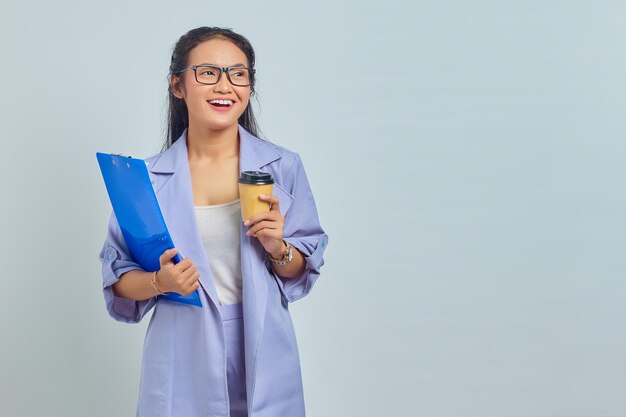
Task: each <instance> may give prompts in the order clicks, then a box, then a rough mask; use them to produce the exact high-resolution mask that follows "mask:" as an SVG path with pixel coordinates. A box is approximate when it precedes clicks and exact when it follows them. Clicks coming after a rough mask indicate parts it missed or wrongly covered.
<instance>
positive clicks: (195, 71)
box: [176, 64, 256, 87]
mask: <svg viewBox="0 0 626 417" xmlns="http://www.w3.org/2000/svg"><path fill="white" fill-rule="evenodd" d="M198 68H213V69H218V70H220V75H218V76H217V80H216V81H215V82H214V83H205V82H202V81H198ZM231 69H247V70H248V71H250V75H251V77H250V80H251V81H252V78H253V77H254V74H255V73H256V69H254V68H252V67H242V66H239V65H235V66H232V67H220V66H218V65H211V64H200V65H193V66H191V67H188V68H185V69H183V70H180V71H178V72H177V73H176V75H180V74H182V73H183V72H185V71H191V70H193V75H194V78H195V79H196V82H197V83H198V84H204V85H215V84H217V83H219V82H220V80H221V79H222V74H226V78H227V79H228V82H229V83H231V84H232V85H234V86H236V87H249V86H250V84H246V85H241V84H235V83H234V82H233V80H231V79H230V74H229V73H228V72H229V71H230V70H231Z"/></svg>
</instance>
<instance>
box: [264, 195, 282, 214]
mask: <svg viewBox="0 0 626 417" xmlns="http://www.w3.org/2000/svg"><path fill="white" fill-rule="evenodd" d="M259 198H260V199H261V200H263V201H268V202H269V203H270V211H279V210H278V207H279V205H280V201H279V200H278V197H277V196H275V195H274V194H272V195H267V194H261V195H260V196H259Z"/></svg>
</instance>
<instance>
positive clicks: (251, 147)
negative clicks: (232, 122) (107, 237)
mask: <svg viewBox="0 0 626 417" xmlns="http://www.w3.org/2000/svg"><path fill="white" fill-rule="evenodd" d="M237 126H238V128H239V170H240V171H257V170H259V169H261V168H263V167H264V166H265V165H267V164H269V163H270V162H273V161H275V160H277V159H279V158H280V157H281V155H280V153H279V152H278V150H277V149H276V147H274V146H273V145H272V144H271V143H269V142H266V141H264V140H261V139H259V138H257V137H256V136H254V135H252V134H251V133H250V132H248V131H247V130H246V129H244V128H243V127H242V126H241V125H240V124H238V125H237ZM187 158H188V157H187V129H185V131H184V132H183V134H182V135H181V136H180V137H179V138H178V139H177V140H176V142H174V144H173V145H172V146H170V147H169V148H168V149H166V150H165V151H163V152H162V153H161V154H160V157H159V158H158V159H157V160H156V161H155V162H154V163H153V164H152V166H151V167H149V168H148V169H149V170H150V171H151V172H154V173H159V174H172V173H174V172H176V171H177V170H179V169H180V168H182V167H184V166H189V160H188V159H187Z"/></svg>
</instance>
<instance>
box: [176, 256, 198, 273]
mask: <svg viewBox="0 0 626 417" xmlns="http://www.w3.org/2000/svg"><path fill="white" fill-rule="evenodd" d="M192 266H193V262H192V260H191V259H190V258H185V259H183V260H182V261H180V262H179V263H177V264H176V266H175V267H174V270H175V271H176V273H178V274H180V273H183V272H184V271H186V270H187V269H189V268H191V267H192Z"/></svg>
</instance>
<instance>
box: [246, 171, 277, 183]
mask: <svg viewBox="0 0 626 417" xmlns="http://www.w3.org/2000/svg"><path fill="white" fill-rule="evenodd" d="M239 183H240V184H255V185H263V184H274V178H272V174H270V173H269V172H263V171H243V172H242V173H241V174H240V175H239Z"/></svg>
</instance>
